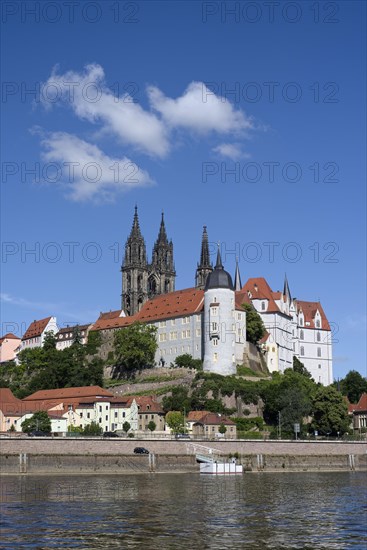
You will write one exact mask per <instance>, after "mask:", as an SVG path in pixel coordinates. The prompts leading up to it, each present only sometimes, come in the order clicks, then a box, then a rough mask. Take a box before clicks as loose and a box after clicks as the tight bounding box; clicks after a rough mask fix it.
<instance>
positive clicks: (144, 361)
mask: <svg viewBox="0 0 367 550" xmlns="http://www.w3.org/2000/svg"><path fill="white" fill-rule="evenodd" d="M156 333H157V327H154V326H151V325H144V324H142V323H138V322H137V323H133V324H132V325H130V326H128V327H126V328H123V329H121V330H118V331H116V333H115V336H114V351H115V358H116V364H115V369H114V376H115V377H121V376H126V377H127V378H129V377H131V376H134V375H135V373H136V372H137V371H140V370H142V369H144V368H149V367H152V366H153V365H154V356H155V352H156V350H157V347H158V344H157V341H156Z"/></svg>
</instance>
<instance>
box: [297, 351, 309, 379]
mask: <svg viewBox="0 0 367 550" xmlns="http://www.w3.org/2000/svg"><path fill="white" fill-rule="evenodd" d="M293 370H294V372H298V373H299V374H303V376H306V377H307V378H312V376H311V373H310V372H309V371H308V370H307V369H306V367H305V366H304V364H303V363H302V362H301V361H300V360H299V359H298V357H296V356H295V355H293Z"/></svg>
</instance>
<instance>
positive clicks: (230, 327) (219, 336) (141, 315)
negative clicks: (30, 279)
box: [91, 207, 333, 385]
mask: <svg viewBox="0 0 367 550" xmlns="http://www.w3.org/2000/svg"><path fill="white" fill-rule="evenodd" d="M121 271H122V293H121V299H122V300H121V306H122V307H121V309H120V310H116V311H111V312H108V313H101V315H100V317H99V318H98V319H97V321H96V322H95V323H94V325H93V327H92V328H91V330H100V331H102V333H103V334H104V335H105V336H107V337H108V336H109V337H111V335H112V333H113V331H114V330H116V329H119V328H123V327H125V326H128V325H130V324H132V323H133V322H135V321H140V322H143V323H149V324H152V325H155V326H156V327H157V339H158V350H157V353H156V363H157V364H159V365H162V366H164V365H166V364H170V363H171V362H174V360H175V359H176V357H177V356H179V355H182V354H184V353H188V354H190V355H192V357H193V358H195V359H202V360H203V366H204V370H205V371H208V372H216V373H219V374H223V375H227V374H235V373H236V366H237V365H238V364H242V363H243V360H244V355H245V354H246V352H248V347H249V346H248V342H247V341H246V311H245V309H244V307H243V304H245V303H249V304H252V305H253V307H254V308H255V309H256V311H257V312H258V313H259V315H260V317H261V318H262V320H263V322H264V325H265V328H266V334H265V336H264V338H263V339H262V341H261V342H260V348H261V350H262V352H263V354H264V358H265V360H266V364H267V367H268V369H269V371H270V372H274V371H279V372H284V370H285V369H286V368H292V366H293V356H296V357H298V358H299V359H300V361H301V362H302V363H303V364H304V365H305V367H306V368H307V370H308V371H309V372H310V373H311V375H312V377H313V378H314V380H315V381H316V382H320V383H321V384H324V385H329V384H331V383H332V382H333V373H332V337H331V328H330V325H329V322H328V320H327V318H326V315H325V313H324V310H323V308H322V306H321V304H320V302H308V301H300V300H297V299H296V298H293V297H292V296H291V292H290V287H289V284H288V280H287V278H286V277H285V281H284V287H283V291H282V292H280V291H277V292H274V291H273V290H272V289H271V288H270V286H269V285H268V283H267V281H266V280H265V279H264V278H263V277H256V278H250V279H248V280H247V282H246V283H245V285H243V286H242V283H241V277H240V272H239V266H238V264H236V272H235V277H234V282H233V280H232V277H231V275H230V274H229V273H228V272H227V271H226V270H225V269H224V266H223V264H222V259H221V254H220V249H219V246H218V253H217V260H216V265H215V266H214V268H213V266H212V263H211V261H210V255H209V240H208V233H207V228H206V227H205V226H204V230H203V235H202V242H201V253H200V261H199V262H198V264H197V268H196V274H195V286H194V287H192V288H187V289H183V290H178V291H176V290H175V277H176V271H175V265H174V258H173V243H172V241H171V240H170V241H169V240H168V238H167V233H166V227H165V222H164V216H163V214H162V220H161V224H160V229H159V233H158V238H157V240H156V242H155V244H154V247H153V253H152V261H151V263H149V262H148V259H147V254H146V245H145V240H144V238H143V236H142V234H141V231H140V226H139V219H138V212H137V208H136V207H135V213H134V219H133V225H132V229H131V232H130V235H129V237H128V239H127V241H126V245H125V256H124V262H123V265H122V267H121Z"/></svg>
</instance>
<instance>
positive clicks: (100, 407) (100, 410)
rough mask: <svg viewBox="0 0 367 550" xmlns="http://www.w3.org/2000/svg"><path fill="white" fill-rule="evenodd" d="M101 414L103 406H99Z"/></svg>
mask: <svg viewBox="0 0 367 550" xmlns="http://www.w3.org/2000/svg"><path fill="white" fill-rule="evenodd" d="M99 412H100V413H101V412H102V405H100V406H99Z"/></svg>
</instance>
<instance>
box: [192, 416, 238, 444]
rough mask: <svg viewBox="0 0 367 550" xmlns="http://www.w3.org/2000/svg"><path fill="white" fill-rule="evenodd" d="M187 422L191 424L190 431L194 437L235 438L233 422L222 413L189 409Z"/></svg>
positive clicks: (235, 430) (235, 431)
mask: <svg viewBox="0 0 367 550" xmlns="http://www.w3.org/2000/svg"><path fill="white" fill-rule="evenodd" d="M187 422H188V423H189V425H191V430H190V432H191V433H192V435H193V436H194V437H199V438H200V437H205V438H209V439H214V438H222V437H225V438H226V439H236V438H237V427H236V424H235V422H233V420H230V419H229V418H227V417H226V416H224V415H222V414H218V413H212V412H208V411H191V412H190V413H189V414H188V416H187Z"/></svg>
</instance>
